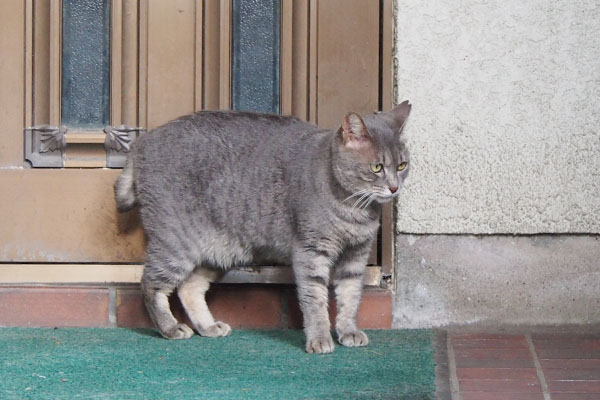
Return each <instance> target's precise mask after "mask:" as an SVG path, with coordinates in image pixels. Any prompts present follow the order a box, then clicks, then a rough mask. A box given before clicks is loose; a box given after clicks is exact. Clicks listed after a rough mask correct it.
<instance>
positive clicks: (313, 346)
mask: <svg viewBox="0 0 600 400" xmlns="http://www.w3.org/2000/svg"><path fill="white" fill-rule="evenodd" d="M334 349H335V345H334V344H333V339H332V337H331V335H329V336H318V337H316V338H313V339H309V340H307V342H306V351H307V352H309V353H312V354H326V353H333V350H334Z"/></svg>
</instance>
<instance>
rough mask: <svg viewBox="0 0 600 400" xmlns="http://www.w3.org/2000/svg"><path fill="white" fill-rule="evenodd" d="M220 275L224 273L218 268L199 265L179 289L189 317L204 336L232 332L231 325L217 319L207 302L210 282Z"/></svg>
mask: <svg viewBox="0 0 600 400" xmlns="http://www.w3.org/2000/svg"><path fill="white" fill-rule="evenodd" d="M220 275H222V273H220V272H218V271H216V270H211V269H208V268H203V267H198V268H196V270H194V272H193V273H192V274H191V275H190V276H189V277H188V278H187V279H186V280H185V281H184V282H183V283H182V284H181V286H179V289H178V290H177V294H178V295H179V299H180V300H181V304H183V308H185V312H186V314H187V316H188V318H189V319H190V321H191V322H192V325H193V326H194V329H195V330H196V331H197V332H198V333H199V334H200V335H202V336H207V337H219V336H229V334H231V327H230V326H229V325H227V324H226V323H225V322H221V321H215V319H214V318H213V316H212V314H211V312H210V310H209V309H208V305H207V304H206V297H205V296H206V292H207V290H208V288H209V286H210V283H211V282H214V281H215V280H217V279H218V278H219V276H220Z"/></svg>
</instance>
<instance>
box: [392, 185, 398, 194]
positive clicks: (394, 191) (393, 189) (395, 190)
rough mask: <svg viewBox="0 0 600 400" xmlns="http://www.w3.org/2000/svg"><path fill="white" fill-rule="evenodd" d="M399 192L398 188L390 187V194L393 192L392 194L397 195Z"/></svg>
mask: <svg viewBox="0 0 600 400" xmlns="http://www.w3.org/2000/svg"><path fill="white" fill-rule="evenodd" d="M397 191H398V186H393V187H392V186H390V192H392V194H394V193H396V192H397Z"/></svg>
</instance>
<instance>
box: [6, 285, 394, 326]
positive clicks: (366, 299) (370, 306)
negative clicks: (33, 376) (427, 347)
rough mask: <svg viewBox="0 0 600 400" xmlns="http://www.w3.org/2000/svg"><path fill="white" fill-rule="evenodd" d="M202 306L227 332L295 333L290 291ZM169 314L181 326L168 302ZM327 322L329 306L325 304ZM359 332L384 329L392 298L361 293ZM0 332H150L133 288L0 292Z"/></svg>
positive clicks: (280, 288) (243, 294)
mask: <svg viewBox="0 0 600 400" xmlns="http://www.w3.org/2000/svg"><path fill="white" fill-rule="evenodd" d="M207 302H208V304H209V307H210V309H211V311H212V313H213V315H214V316H215V318H216V319H218V320H222V321H225V322H227V323H228V324H230V325H231V326H232V328H238V329H239V328H246V329H273V328H280V329H287V328H301V327H302V314H301V312H300V310H299V307H298V302H297V299H296V294H295V288H294V287H293V286H289V285H248V284H243V285H216V286H214V287H213V288H211V290H210V291H209V293H208V295H207ZM171 303H172V308H173V313H174V314H175V315H176V316H177V318H179V319H181V320H185V316H184V312H183V311H182V308H181V305H180V304H179V301H178V300H177V296H172V301H171ZM330 315H331V319H332V321H333V320H334V319H335V301H332V302H331V304H330ZM358 325H359V327H360V328H362V329H390V328H391V326H392V294H391V292H390V291H387V290H381V289H372V288H368V289H365V292H364V295H363V300H362V302H361V307H360V310H359V315H358ZM0 326H23V327H115V326H118V327H129V328H143V327H152V323H151V321H150V318H149V317H148V314H147V312H146V309H145V307H144V304H143V300H142V295H141V292H140V288H139V285H127V286H114V285H106V286H97V285H94V286H90V285H69V286H62V285H36V286H32V285H27V286H26V285H22V286H17V285H11V286H1V287H0Z"/></svg>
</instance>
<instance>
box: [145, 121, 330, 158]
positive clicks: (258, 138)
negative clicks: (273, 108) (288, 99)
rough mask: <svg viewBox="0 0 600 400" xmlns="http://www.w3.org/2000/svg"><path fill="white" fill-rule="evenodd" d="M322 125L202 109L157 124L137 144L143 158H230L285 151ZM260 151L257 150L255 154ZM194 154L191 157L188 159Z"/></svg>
mask: <svg viewBox="0 0 600 400" xmlns="http://www.w3.org/2000/svg"><path fill="white" fill-rule="evenodd" d="M318 130H319V128H318V127H317V126H315V125H313V124H310V123H307V122H304V121H301V120H299V119H298V118H295V117H290V116H282V115H271V114H257V113H250V112H236V111H199V112H195V113H193V114H189V115H186V116H183V117H180V118H177V119H175V120H172V121H170V122H168V123H166V124H164V125H162V126H160V127H157V128H155V129H153V130H152V131H150V132H149V133H147V134H146V135H144V136H142V137H141V138H140V139H139V140H138V143H136V145H135V147H134V152H135V153H136V154H140V153H142V154H143V157H142V158H143V159H142V160H140V161H142V162H144V161H147V162H148V161H149V162H156V160H165V157H166V156H171V157H175V158H176V159H177V160H179V161H180V162H185V161H190V162H195V163H196V162H198V161H200V160H199V159H198V157H200V158H202V159H205V158H206V157H209V158H220V159H224V158H228V157H240V156H241V157H244V156H252V157H253V158H255V157H256V156H257V155H265V154H277V155H280V156H281V155H282V154H285V153H286V152H287V151H288V150H289V149H291V148H293V147H294V146H295V144H296V143H299V142H302V141H303V140H305V139H306V137H307V135H310V134H314V133H316V132H317V131H318ZM255 153H256V154H255ZM188 156H192V157H191V158H192V159H191V160H187V158H188Z"/></svg>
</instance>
